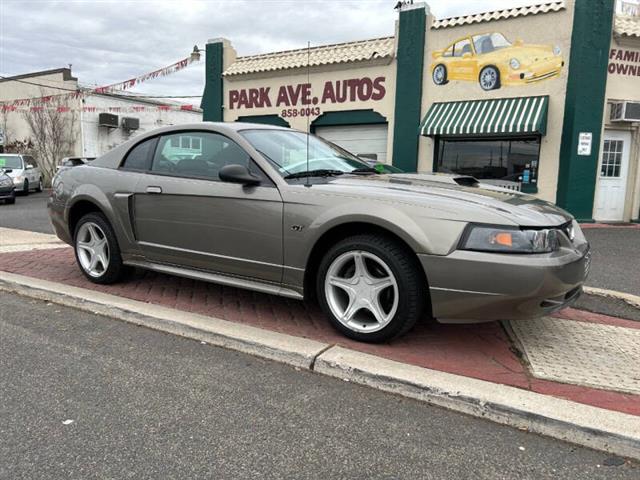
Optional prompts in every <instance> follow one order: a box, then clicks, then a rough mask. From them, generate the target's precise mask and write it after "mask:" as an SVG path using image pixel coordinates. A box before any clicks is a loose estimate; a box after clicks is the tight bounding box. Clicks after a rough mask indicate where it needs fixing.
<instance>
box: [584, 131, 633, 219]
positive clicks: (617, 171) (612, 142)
mask: <svg viewBox="0 0 640 480" xmlns="http://www.w3.org/2000/svg"><path fill="white" fill-rule="evenodd" d="M630 148H631V133H630V132H622V131H614V130H605V132H604V143H603V145H602V155H601V157H600V170H599V173H600V178H599V179H598V191H597V193H596V202H595V208H594V211H593V218H594V219H595V220H599V221H604V222H621V221H623V220H624V200H625V196H626V193H627V173H628V172H629V149H630Z"/></svg>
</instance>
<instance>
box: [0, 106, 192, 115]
mask: <svg viewBox="0 0 640 480" xmlns="http://www.w3.org/2000/svg"><path fill="white" fill-rule="evenodd" d="M195 108H196V107H195V106H194V105H131V106H126V107H98V106H91V105H83V106H81V107H77V106H74V107H70V106H68V105H55V106H46V105H0V111H2V112H7V113H9V112H38V111H42V110H55V111H57V112H61V113H64V112H80V111H81V112H84V113H103V112H107V113H140V112H168V111H192V110H194V109H195Z"/></svg>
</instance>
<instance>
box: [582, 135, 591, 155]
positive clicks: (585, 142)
mask: <svg viewBox="0 0 640 480" xmlns="http://www.w3.org/2000/svg"><path fill="white" fill-rule="evenodd" d="M592 139H593V134H592V133H591V132H580V135H578V155H591V142H592Z"/></svg>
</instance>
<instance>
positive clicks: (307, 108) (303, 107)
mask: <svg viewBox="0 0 640 480" xmlns="http://www.w3.org/2000/svg"><path fill="white" fill-rule="evenodd" d="M385 94H386V88H385V77H376V78H369V77H363V78H352V79H348V80H328V81H326V82H325V83H324V85H323V86H322V91H321V92H316V91H314V89H313V85H312V84H311V83H298V84H294V85H282V86H280V87H278V88H277V90H276V89H272V88H271V87H256V88H243V89H238V90H230V91H229V98H228V105H229V107H228V108H229V110H236V109H248V110H251V109H256V108H271V107H276V108H283V110H282V112H281V115H282V116H283V117H287V116H289V117H296V116H316V115H319V114H320V112H321V108H320V105H327V104H340V103H347V102H366V101H369V100H374V101H377V100H382V99H383V98H384V96H385ZM299 107H300V108H299Z"/></svg>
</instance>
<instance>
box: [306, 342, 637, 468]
mask: <svg viewBox="0 0 640 480" xmlns="http://www.w3.org/2000/svg"><path fill="white" fill-rule="evenodd" d="M315 371H316V372H318V373H323V374H325V375H330V376H333V377H337V378H342V379H347V380H349V381H353V382H356V383H360V384H363V385H368V386H371V387H374V388H377V389H378V390H384V391H386V392H391V393H396V394H399V395H402V396H405V397H411V398H415V399H417V400H421V401H425V402H428V403H431V404H433V405H438V406H441V407H444V408H448V409H450V410H455V411H458V412H463V413H466V414H469V415H472V416H474V417H481V418H486V419H488V420H491V421H494V422H497V423H501V424H504V425H510V426H513V427H517V428H525V429H527V430H528V431H530V432H534V433H539V434H542V435H547V436H550V437H554V438H558V439H560V440H565V441H567V442H571V443H576V444H578V445H583V446H586V447H590V448H594V449H597V450H604V451H607V452H611V453H615V454H617V455H621V456H625V457H630V458H635V459H640V418H639V417H636V416H633V415H628V414H625V413H619V412H611V411H609V410H605V409H602V408H597V407H592V406H589V405H584V404H580V403H576V402H571V401H569V400H563V399H561V398H556V397H551V396H549V395H542V394H539V393H535V392H529V391H527V390H521V389H518V388H514V387H509V386H506V385H499V384H495V383H491V382H486V381H483V380H477V379H474V378H468V377H462V376H460V375H453V374H450V373H445V372H440V371H437V370H429V369H426V368H421V367H415V366H412V365H406V364H403V363H399V362H395V361H392V360H387V359H383V358H379V357H375V356H373V355H369V354H366V353H360V352H355V351H352V350H348V349H345V348H341V347H332V348H331V349H329V350H327V351H326V352H325V353H323V354H322V355H320V357H319V358H318V359H317V360H316V363H315Z"/></svg>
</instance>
